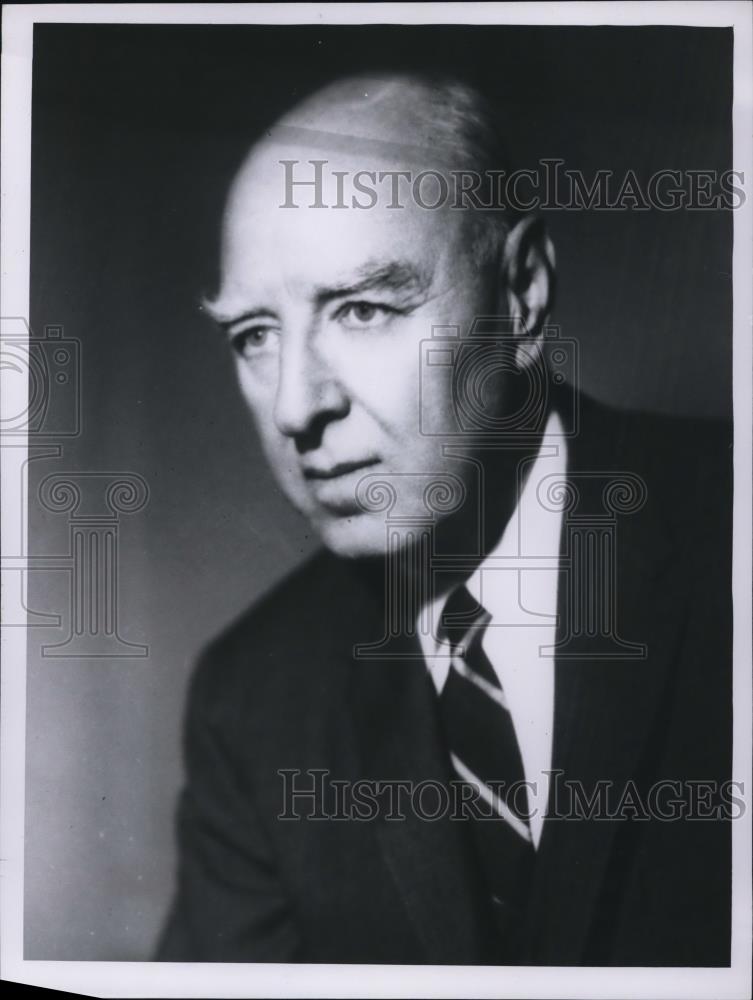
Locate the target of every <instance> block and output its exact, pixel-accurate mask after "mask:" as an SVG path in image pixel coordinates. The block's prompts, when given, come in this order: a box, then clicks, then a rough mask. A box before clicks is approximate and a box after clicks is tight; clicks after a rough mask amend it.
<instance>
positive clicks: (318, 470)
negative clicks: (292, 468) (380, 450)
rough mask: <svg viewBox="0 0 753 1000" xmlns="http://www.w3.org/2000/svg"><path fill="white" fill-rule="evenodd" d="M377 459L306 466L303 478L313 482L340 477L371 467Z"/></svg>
mask: <svg viewBox="0 0 753 1000" xmlns="http://www.w3.org/2000/svg"><path fill="white" fill-rule="evenodd" d="M378 461H379V459H377V458H369V459H362V460H361V461H357V462H339V463H338V464H337V465H328V466H322V467H317V466H307V467H305V468H304V470H303V476H304V479H307V480H309V481H313V482H322V481H325V482H326V481H328V480H331V479H342V478H344V477H345V476H348V475H350V473H351V472H358V471H360V470H361V469H368V468H371V466H372V465H376V464H377V463H378Z"/></svg>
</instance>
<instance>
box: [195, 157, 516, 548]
mask: <svg viewBox="0 0 753 1000" xmlns="http://www.w3.org/2000/svg"><path fill="white" fill-rule="evenodd" d="M325 155H326V154H322V152H321V150H320V151H318V152H317V151H316V150H311V149H306V148H300V149H292V150H291V149H290V148H285V149H283V148H281V147H274V146H270V147H267V148H264V149H262V150H261V151H257V153H255V154H253V155H252V157H251V159H250V160H249V161H247V163H246V165H245V166H244V168H243V169H242V170H241V172H240V174H239V176H238V178H237V180H236V183H235V185H234V188H233V191H232V193H231V197H230V200H229V203H228V208H227V212H226V217H225V228H224V239H223V258H222V275H221V277H222V281H221V289H220V293H219V295H218V297H217V300H216V302H215V305H214V306H213V311H215V312H216V313H217V314H218V317H219V318H220V319H221V322H222V325H223V327H224V328H225V329H226V330H227V334H228V337H229V338H230V341H231V343H232V346H233V348H234V352H235V356H236V362H237V369H238V376H239V380H240V386H241V389H242V392H243V395H244V397H245V399H246V401H247V403H248V405H249V407H250V409H251V412H252V414H253V416H254V419H255V422H256V426H257V428H258V431H259V434H260V437H261V442H262V445H263V449H264V452H265V454H266V457H267V459H268V461H269V464H270V466H271V468H272V471H273V472H274V475H275V477H276V479H277V482H278V483H279V485H280V488H281V489H282V491H283V492H284V493H285V495H286V496H287V497H288V499H289V500H290V501H291V502H292V503H293V504H294V506H296V507H297V508H298V509H299V510H300V511H301V512H302V513H303V514H304V515H305V516H306V517H307V518H309V520H310V521H311V522H312V524H313V525H314V527H315V528H316V530H317V531H318V532H319V534H320V535H321V537H322V539H323V541H324V543H325V544H326V545H327V546H328V547H329V548H331V549H332V550H334V551H335V552H337V553H340V554H342V555H346V556H364V555H377V554H381V553H383V552H384V551H385V539H386V525H385V517H386V512H385V511H384V509H381V510H373V509H364V505H363V503H362V502H359V498H358V497H357V489H358V491H359V494H358V496H359V497H361V498H363V496H364V495H371V496H372V498H373V497H374V496H377V497H378V496H384V494H383V493H382V494H380V493H379V492H378V490H377V492H376V493H375V492H374V491H373V490H372V491H368V490H367V491H366V494H364V489H365V487H367V485H368V484H370V483H371V484H375V480H376V479H377V478H378V479H379V480H382V481H385V480H386V481H387V482H388V483H389V484H390V487H391V488H392V489H394V490H395V492H396V495H397V500H396V503H395V506H394V507H393V508H392V512H393V514H399V515H401V516H403V515H407V516H409V517H419V518H421V517H423V518H426V517H427V515H429V510H428V508H427V506H426V502H425V495H426V488H427V485H428V484H429V483H431V482H432V481H436V480H438V479H440V480H441V479H442V477H443V476H445V477H446V476H447V475H448V474H450V475H452V476H454V477H456V480H455V481H457V480H460V481H461V482H464V481H466V479H468V477H469V476H470V475H471V473H472V469H473V466H472V465H470V464H469V463H467V462H461V461H459V460H458V459H457V458H449V457H446V456H444V455H443V454H442V439H441V438H438V437H436V436H433V435H431V436H430V435H427V434H425V433H422V431H421V422H420V419H419V417H420V408H421V409H422V410H423V412H424V415H425V418H424V422H423V426H424V428H426V427H431V426H436V425H437V424H438V423H439V421H440V415H441V414H442V413H446V412H447V411H448V410H449V409H450V408H451V407H452V405H453V403H452V398H451V383H450V379H449V378H448V377H447V372H446V370H445V371H442V370H436V369H432V368H427V367H426V366H425V361H424V360H423V356H424V355H425V351H423V352H422V342H423V341H426V340H427V338H430V337H431V336H432V328H433V327H436V326H456V327H459V328H460V331H461V336H463V335H466V334H467V332H468V330H469V328H470V326H471V323H472V321H473V319H474V317H476V316H477V315H480V314H489V313H490V312H493V311H494V310H495V305H496V302H497V295H498V289H497V288H496V282H495V281H494V280H493V279H492V278H491V276H490V274H488V273H481V272H482V271H483V270H484V269H480V268H479V267H478V265H477V264H476V263H475V262H474V259H473V256H472V254H471V236H470V226H469V224H468V221H469V220H468V219H467V218H463V216H464V215H466V213H464V212H458V211H454V212H453V211H451V210H448V209H445V210H439V211H429V210H426V209H423V208H421V207H419V206H417V205H414V204H412V202H411V200H410V199H409V198H403V199H402V201H403V204H405V206H406V207H404V208H400V209H395V208H393V209H390V208H388V207H387V205H388V204H389V198H388V197H386V196H384V194H383V195H382V196H381V197H380V200H379V201H378V203H377V205H376V206H374V207H373V208H371V209H368V210H359V209H358V208H352V207H348V208H345V209H341V210H338V209H334V208H315V207H308V206H309V205H310V202H311V201H312V200H313V198H312V195H311V193H310V192H309V191H308V189H303V188H302V189H300V191H301V193H300V194H299V193H298V192H296V199H295V200H296V204H298V205H299V206H300V207H297V208H282V207H280V206H281V205H282V204H283V202H284V201H285V187H284V172H283V167H282V166H281V164H280V160H281V159H297V160H299V161H300V163H301V165H302V166H301V167H299V168H298V169H302V168H303V167H305V168H306V170H307V173H306V176H307V177H308V176H311V173H312V170H313V168H311V167H310V166H309V165H308V161H309V160H310V159H316V158H319V159H323V158H325ZM327 159H328V167H327V169H326V171H325V174H324V201H325V204H327V205H331V204H333V203H334V202H335V201H336V191H335V189H334V183H333V181H332V178H333V173H332V172H333V171H335V170H346V171H349V176H352V174H353V173H354V172H355V171H357V170H358V169H362V168H363V166H364V165H363V163H360V164H354V163H353V162H347V159H345V158H343V157H340V158H339V161H338V159H337V158H336V157H333V156H329V157H327ZM379 166H380V167H382V168H383V169H386V167H385V166H384V165H382V164H379ZM374 169H376V167H374ZM391 169H397V167H396V165H395V164H394V163H392V164H391ZM380 190H383V189H380ZM486 270H487V271H489V269H486ZM365 477H369V478H368V479H366V478H365ZM359 484H360V485H359ZM374 488H375V489H376V486H374Z"/></svg>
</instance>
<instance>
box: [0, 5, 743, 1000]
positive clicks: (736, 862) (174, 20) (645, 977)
mask: <svg viewBox="0 0 753 1000" xmlns="http://www.w3.org/2000/svg"><path fill="white" fill-rule="evenodd" d="M87 22H89V23H91V22H96V23H101V24H107V23H132V24H136V23H138V24H149V23H154V24H202V23H207V24H209V23H211V24H230V23H237V24H327V25H332V24H368V23H376V24H379V23H381V24H386V23H389V24H401V23H402V24H443V23H444V24H447V23H459V22H462V23H469V24H509V25H515V24H517V25H521V24H531V25H533V24H537V25H539V24H540V25H558V24H559V25H566V24H567V25H587V24H600V25H617V26H619V25H643V24H646V25H648V24H662V25H678V26H679V25H698V26H701V25H705V26H715V27H732V28H733V29H734V106H733V128H734V139H733V165H734V167H735V169H736V170H740V171H743V173H744V178H745V179H744V183H743V185H742V187H743V188H744V190H745V192H746V199H745V203H744V205H742V206H741V207H740V208H738V209H737V210H736V211H735V213H734V255H733V282H734V284H733V295H734V310H733V323H734V336H733V352H734V354H733V360H734V380H733V398H734V421H735V444H734V465H735V478H734V529H733V530H734V555H733V601H734V680H733V697H734V705H735V713H734V752H733V774H734V776H735V779H736V780H739V781H743V782H744V784H745V795H744V798H745V801H746V804H747V808H746V810H745V814H744V816H743V817H742V818H740V819H739V820H737V821H736V822H735V823H734V824H733V851H732V857H733V897H732V899H733V903H732V951H731V954H732V961H731V967H730V968H725V969H716V968H714V969H712V968H570V967H567V968H521V967H504V968H494V967H491V968H490V967H458V966H381V965H380V966H364V965H358V966H345V965H318V964H317V965H300V964H295V965H280V964H248V965H246V964H243V965H241V964H197V963H185V964H172V963H161V962H77V961H70V962H61V961H26V960H24V958H23V891H24V869H23V862H24V801H25V800H24V770H25V754H24V747H25V738H26V732H25V715H26V666H25V664H26V635H25V630H24V629H23V628H11V629H8V628H6V629H3V630H2V633H1V635H0V638H1V641H2V646H1V652H2V666H3V670H2V718H1V720H0V724H1V734H2V771H1V773H0V789H1V791H2V811H1V813H0V816H1V819H0V838H1V844H2V846H1V848H0V866H1V867H0V893H1V895H0V926H1V927H2V938H1V939H0V975H1V976H2V978H3V979H6V980H10V981H15V982H21V983H27V984H34V985H38V986H43V987H49V988H54V989H58V990H66V991H75V992H79V993H83V994H90V995H98V996H130V997H189V996H190V997H214V996H223V997H252V996H267V997H286V996H310V997H383V996H390V997H453V996H465V997H523V996H525V997H603V998H632V997H640V996H646V997H648V996H650V997H655V998H675V997H676V998H693V997H698V998H705V997H709V996H713V997H716V998H719V1000H723V998H743V997H749V996H750V995H751V940H752V939H753V925H752V919H751V918H752V914H753V908H752V905H751V818H752V816H753V810H752V809H751V806H752V805H753V802H752V801H751V795H750V789H751V783H752V781H751V779H752V774H751V760H752V759H753V742H752V740H751V721H752V720H751V712H750V706H751V703H752V701H753V685H752V677H751V661H752V648H751V620H753V604H752V601H751V581H752V580H753V559H752V558H751V556H752V551H753V546H752V535H751V525H752V523H753V518H752V514H753V509H752V507H751V475H752V467H753V463H752V461H751V454H752V452H753V442H752V432H751V428H752V426H753V407H752V402H753V340H752V338H751V317H752V316H753V284H751V280H750V275H751V270H752V268H751V263H752V261H751V257H752V256H753V253H752V247H753V188H751V176H752V175H753V140H752V138H751V133H750V121H751V120H752V119H753V25H752V24H751V18H750V6H749V5H748V4H747V3H745V2H744V0H740V2H700V0H699V2H690V3H667V2H665V3H645V2H634V3H567V4H558V3H465V4H458V3H433V4H425V3H374V4H368V3H364V4H358V3H354V4H340V3H338V4H292V3H291V4H274V3H259V4H240V3H238V4H232V3H231V4H200V3H196V4H116V3H112V4H28V5H23V4H6V5H5V6H4V9H3V51H2V241H1V242H2V286H1V288H0V296H1V301H2V316H3V317H28V316H29V253H30V229H29V218H30V172H31V78H32V35H33V26H34V24H35V23H87ZM0 377H2V383H3V384H2V390H3V394H4V395H5V393H7V394H8V395H7V396H6V403H5V404H4V405H7V406H8V408H9V410H10V412H14V413H18V412H22V411H23V409H25V407H26V405H27V402H28V400H27V399H26V398H25V389H24V387H23V386H20V385H19V384H18V382H19V380H18V379H16V380H13V381H11V380H8V379H6V378H5V373H4V372H0ZM15 447H16V448H21V449H23V455H24V457H25V455H26V450H25V449H26V443H25V442H24V441H19V442H18V444H17V445H16V446H15ZM1 451H2V456H1V457H2V472H3V475H2V497H1V499H2V514H3V517H2V550H3V551H4V552H9V551H13V552H26V551H27V546H26V538H25V537H22V536H23V534H24V532H25V518H24V517H22V516H21V509H20V505H21V502H22V501H21V498H22V497H23V496H25V495H26V492H25V483H19V482H18V480H17V478H16V480H15V481H14V480H13V477H12V476H11V475H9V474H8V473H9V472H10V470H11V463H10V462H9V461H8V453H7V448H6V447H5V444H4V446H3V448H2V450H1ZM18 455H19V452H18V451H17V450H16V451H15V456H16V458H17V457H18ZM13 467H16V468H17V467H21V468H25V466H24V465H20V466H19V465H18V464H17V463H15V462H14V463H13ZM19 487H20V488H19ZM5 582H6V581H5V580H4V581H3V583H4V584H5ZM699 862H700V863H703V859H699Z"/></svg>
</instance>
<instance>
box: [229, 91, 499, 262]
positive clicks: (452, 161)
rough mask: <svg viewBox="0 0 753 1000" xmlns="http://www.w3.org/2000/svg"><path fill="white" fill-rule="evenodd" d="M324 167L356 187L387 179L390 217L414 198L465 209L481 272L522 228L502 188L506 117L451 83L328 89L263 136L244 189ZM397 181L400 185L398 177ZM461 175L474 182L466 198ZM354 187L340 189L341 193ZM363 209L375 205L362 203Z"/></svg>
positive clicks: (241, 180)
mask: <svg viewBox="0 0 753 1000" xmlns="http://www.w3.org/2000/svg"><path fill="white" fill-rule="evenodd" d="M317 159H320V160H323V161H324V163H325V165H326V166H325V167H324V168H323V169H324V172H327V171H328V170H329V171H330V172H333V171H335V170H338V169H339V170H340V171H341V172H342V173H343V175H344V176H346V175H347V177H348V178H351V177H353V176H354V175H356V174H360V175H361V176H362V177H363V176H364V175H365V176H368V175H370V174H371V173H372V172H373V173H376V174H377V176H379V175H380V174H381V175H382V176H381V180H380V184H379V185H378V192H377V196H378V198H379V199H380V201H385V202H387V203H391V207H392V208H395V207H397V206H398V204H399V203H400V204H401V196H402V195H403V193H404V192H408V194H407V195H406V197H408V198H410V197H411V195H413V194H415V197H414V198H413V200H414V201H418V203H419V205H421V206H422V207H424V208H428V209H432V210H435V209H436V208H437V207H444V204H445V203H446V204H447V205H448V206H449V207H451V208H453V209H458V208H460V209H462V210H463V211H462V214H463V216H464V217H465V218H464V219H463V222H464V225H466V226H468V227H470V230H471V232H472V240H473V243H472V252H473V254H474V257H475V259H476V261H477V263H482V262H484V261H486V260H487V259H488V258H489V257H490V256H493V255H494V253H495V252H496V251H497V250H498V249H499V247H500V245H501V243H502V242H503V241H504V237H505V235H506V233H507V232H508V231H509V229H510V228H511V226H512V225H513V224H514V222H515V221H516V219H515V218H514V217H513V213H512V212H511V210H510V208H509V206H506V205H505V204H504V203H503V202H502V200H501V196H500V193H499V188H498V185H497V183H496V182H495V179H494V174H495V173H496V174H497V175H498V174H499V173H500V172H504V171H506V169H507V154H506V150H505V147H504V144H503V139H502V127H501V123H500V120H499V116H498V114H497V112H496V110H495V109H494V108H493V107H492V106H491V105H490V103H489V102H488V101H487V100H486V99H485V98H484V97H483V96H482V95H481V94H480V93H479V92H478V91H476V90H474V89H473V88H472V87H470V86H468V85H467V84H464V83H461V82H459V81H456V80H453V79H450V78H436V77H430V76H417V75H396V74H391V75H382V76H374V75H369V76H366V75H364V76H353V77H347V78H345V79H341V80H337V81H335V82H334V83H331V84H329V85H328V86H326V87H324V88H322V89H320V90H318V91H316V92H315V93H313V94H311V95H310V96H309V97H307V98H306V99H304V100H303V101H302V102H300V103H299V104H297V105H296V106H295V107H293V108H291V109H290V110H289V111H288V112H287V113H286V114H285V115H284V116H283V117H282V118H280V119H278V121H276V122H275V123H274V124H273V125H272V126H270V127H269V128H268V129H267V130H266V131H265V133H264V134H263V136H262V137H261V138H260V139H259V140H258V141H257V142H256V143H255V144H254V146H253V147H252V149H251V150H250V152H249V154H248V156H247V158H246V161H245V162H244V164H243V166H242V167H241V170H240V171H239V173H238V177H237V182H236V188H237V187H238V186H239V185H240V186H241V187H243V186H245V185H246V184H248V183H249V182H251V180H252V178H253V177H257V178H258V177H263V178H264V179H265V181H269V179H270V172H271V171H275V172H276V175H277V177H278V178H279V179H280V182H279V186H280V187H281V188H282V183H283V181H290V182H291V183H293V184H295V183H296V180H297V179H298V178H300V177H309V176H313V175H311V174H305V173H303V172H302V170H300V169H299V170H298V171H297V172H295V173H294V171H293V168H292V167H290V168H289V172H287V173H285V174H283V171H282V170H281V164H286V163H288V164H290V163H292V162H294V163H295V164H296V165H297V164H298V163H304V164H307V163H311V162H312V161H314V160H317ZM398 172H402V176H400V177H397V176H395V175H396V174H397V173H398ZM458 175H465V178H466V181H462V180H461V182H460V184H461V189H460V190H459V189H458ZM415 178H419V179H420V184H419V186H418V187H416V186H415V182H414V187H413V189H412V190H411V179H415ZM469 178H470V181H469V180H468V179H469ZM304 183H305V181H304ZM367 183H368V182H367ZM347 187H348V182H347V181H342V182H340V188H339V189H338V190H340V191H341V192H342V191H344V190H345V189H346V188H347ZM302 191H303V187H301V188H298V189H297V191H296V194H299V193H301V192H302ZM343 197H344V198H345V202H346V204H354V202H353V199H349V195H348V194H347V192H346V194H345V195H343V194H341V195H340V199H339V202H338V199H337V198H336V199H335V201H334V203H336V204H337V207H338V208H339V207H345V205H342V204H341V203H340V202H341V201H342V199H343ZM322 201H323V199H322ZM440 203H441V204H440ZM280 204H285V202H284V199H283V198H282V197H281V198H280ZM325 204H328V205H329V204H332V202H325ZM355 207H356V208H364V207H368V208H373V207H374V203H373V201H372V202H367V203H366V204H364V201H363V199H362V200H361V201H357V200H356V202H355Z"/></svg>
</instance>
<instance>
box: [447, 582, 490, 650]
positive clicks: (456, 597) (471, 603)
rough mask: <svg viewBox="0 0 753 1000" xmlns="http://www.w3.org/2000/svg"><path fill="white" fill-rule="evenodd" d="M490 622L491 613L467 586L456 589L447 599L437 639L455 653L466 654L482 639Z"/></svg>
mask: <svg viewBox="0 0 753 1000" xmlns="http://www.w3.org/2000/svg"><path fill="white" fill-rule="evenodd" d="M488 622H489V613H488V612H487V611H486V609H485V608H484V607H483V605H481V604H479V602H478V601H477V600H476V599H475V598H474V597H473V596H472V595H471V593H470V591H469V590H468V588H467V587H466V586H465V585H461V586H459V587H456V588H455V589H454V590H453V591H452V592H451V594H450V596H449V597H448V598H447V600H446V602H445V605H444V608H443V609H442V613H441V615H440V617H439V627H438V629H437V638H438V639H439V641H440V642H446V643H449V644H450V645H451V646H452V648H453V652H456V651H457V652H461V653H462V652H465V651H466V650H467V648H468V647H469V646H470V645H471V644H472V643H473V642H474V639H476V638H480V637H481V635H483V631H484V629H485V627H486V625H487V624H488Z"/></svg>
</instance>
